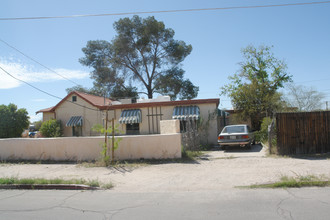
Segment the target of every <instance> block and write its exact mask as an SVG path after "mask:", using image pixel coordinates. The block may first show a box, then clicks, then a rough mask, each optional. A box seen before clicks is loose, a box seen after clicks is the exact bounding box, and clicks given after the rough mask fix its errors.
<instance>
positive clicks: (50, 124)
mask: <svg viewBox="0 0 330 220" xmlns="http://www.w3.org/2000/svg"><path fill="white" fill-rule="evenodd" d="M40 132H41V134H42V135H43V136H44V137H62V136H63V129H62V124H61V121H60V120H56V119H50V120H48V121H45V122H44V123H42V125H41V127H40Z"/></svg>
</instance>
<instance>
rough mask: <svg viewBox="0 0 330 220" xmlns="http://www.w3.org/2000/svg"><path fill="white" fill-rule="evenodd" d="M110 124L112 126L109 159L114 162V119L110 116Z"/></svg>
mask: <svg viewBox="0 0 330 220" xmlns="http://www.w3.org/2000/svg"><path fill="white" fill-rule="evenodd" d="M111 126H112V148H111V160H112V163H114V162H115V119H114V118H112V120H111Z"/></svg>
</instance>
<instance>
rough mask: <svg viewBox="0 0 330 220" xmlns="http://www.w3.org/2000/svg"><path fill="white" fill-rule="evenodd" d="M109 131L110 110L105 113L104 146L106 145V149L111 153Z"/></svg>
mask: <svg viewBox="0 0 330 220" xmlns="http://www.w3.org/2000/svg"><path fill="white" fill-rule="evenodd" d="M107 130H108V109H107V110H106V112H105V132H104V144H105V147H106V148H107V151H108V152H109V150H108V131H107ZM107 151H105V152H104V157H106V156H107Z"/></svg>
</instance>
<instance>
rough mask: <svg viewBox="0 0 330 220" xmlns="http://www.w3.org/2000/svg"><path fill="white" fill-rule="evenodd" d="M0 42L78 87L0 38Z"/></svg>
mask: <svg viewBox="0 0 330 220" xmlns="http://www.w3.org/2000/svg"><path fill="white" fill-rule="evenodd" d="M0 41H1V42H2V43H4V44H6V45H7V46H8V47H10V48H12V49H14V50H15V51H17V52H18V53H20V54H22V55H23V56H25V57H26V58H28V59H30V60H32V61H33V62H35V63H37V64H39V65H40V66H42V67H44V68H45V69H47V70H49V71H51V72H53V73H55V74H56V75H58V76H60V77H62V78H63V79H66V80H68V81H70V82H72V83H73V84H75V85H77V86H80V85H79V84H78V83H76V82H74V81H72V80H71V79H69V78H67V77H65V76H62V75H61V74H59V73H57V72H56V71H55V70H52V69H51V68H49V67H47V66H45V65H43V64H42V63H40V62H38V61H37V60H35V59H33V58H32V57H30V56H28V55H26V54H25V53H23V52H22V51H20V50H19V49H17V48H16V47H14V46H12V45H10V44H9V43H7V42H6V41H4V40H2V39H1V38H0Z"/></svg>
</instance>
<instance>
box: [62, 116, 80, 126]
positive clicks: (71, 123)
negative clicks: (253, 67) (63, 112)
mask: <svg viewBox="0 0 330 220" xmlns="http://www.w3.org/2000/svg"><path fill="white" fill-rule="evenodd" d="M82 124H83V117H82V116H72V117H71V118H70V119H69V121H68V122H67V123H66V126H67V127H77V126H82Z"/></svg>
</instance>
